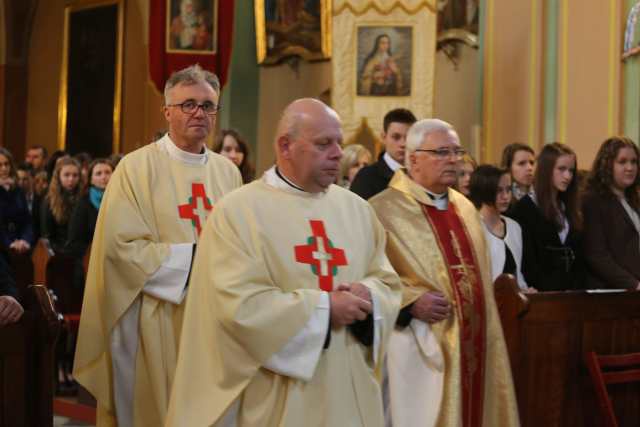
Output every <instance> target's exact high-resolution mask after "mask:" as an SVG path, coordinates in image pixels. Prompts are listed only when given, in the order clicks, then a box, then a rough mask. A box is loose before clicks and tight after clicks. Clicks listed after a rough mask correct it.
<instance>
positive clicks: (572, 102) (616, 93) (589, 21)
mask: <svg viewBox="0 0 640 427" xmlns="http://www.w3.org/2000/svg"><path fill="white" fill-rule="evenodd" d="M569 3H571V2H569ZM616 3H618V2H615V1H598V2H581V3H580V4H581V7H563V8H562V10H561V12H560V16H561V19H560V34H561V36H560V37H561V38H562V37H566V42H565V46H563V47H564V48H561V49H560V50H559V52H560V55H561V58H560V61H559V66H560V71H559V73H558V74H559V76H560V85H559V105H558V112H559V121H558V127H559V129H558V140H559V141H560V142H564V143H566V144H569V145H570V146H571V147H572V148H573V149H574V150H575V151H576V155H577V157H578V164H579V167H581V168H585V169H587V168H590V167H591V163H592V161H593V158H594V157H595V154H596V152H597V150H598V147H599V146H600V144H601V143H602V141H604V140H605V139H606V138H608V137H609V136H611V135H613V134H617V133H619V132H620V119H619V103H620V55H621V52H622V44H621V41H620V36H621V35H622V33H623V32H624V26H622V25H620V24H621V21H620V13H621V11H620V10H619V8H618V6H617V5H616Z"/></svg>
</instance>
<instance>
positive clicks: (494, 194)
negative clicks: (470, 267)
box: [469, 165, 535, 292]
mask: <svg viewBox="0 0 640 427" xmlns="http://www.w3.org/2000/svg"><path fill="white" fill-rule="evenodd" d="M469 187H470V195H469V198H470V199H471V201H472V202H473V204H474V205H475V206H476V208H477V209H478V211H479V212H480V216H481V217H482V225H483V226H484V233H485V237H486V239H487V246H488V247H489V251H490V254H491V277H492V280H495V279H496V278H497V277H498V276H499V275H501V274H503V273H507V274H512V275H513V276H515V277H516V279H517V281H518V286H519V287H520V289H522V290H523V291H525V292H535V289H533V288H529V287H528V286H527V282H526V281H525V279H524V277H523V275H522V271H521V267H522V231H521V229H520V226H519V225H518V223H517V222H515V221H514V220H512V219H511V218H507V217H505V216H503V215H501V214H502V213H504V212H505V211H506V210H507V209H508V208H509V204H510V203H511V197H512V196H511V175H510V174H509V171H508V170H505V169H499V168H497V167H495V166H491V165H481V166H479V167H478V168H477V169H476V170H475V171H474V172H473V174H472V175H471V183H470V186H469Z"/></svg>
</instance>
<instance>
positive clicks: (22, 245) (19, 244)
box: [9, 239, 31, 254]
mask: <svg viewBox="0 0 640 427" xmlns="http://www.w3.org/2000/svg"><path fill="white" fill-rule="evenodd" d="M9 248H10V249H12V250H14V251H16V252H17V253H19V254H23V253H25V252H27V251H28V250H29V249H31V245H29V242H27V241H26V240H22V239H18V240H14V241H13V242H12V243H11V244H10V245H9Z"/></svg>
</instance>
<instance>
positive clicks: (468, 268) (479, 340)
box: [422, 202, 487, 427]
mask: <svg viewBox="0 0 640 427" xmlns="http://www.w3.org/2000/svg"><path fill="white" fill-rule="evenodd" d="M422 209H423V212H424V215H425V217H426V218H427V220H428V221H429V224H430V225H431V228H432V229H433V230H434V234H435V236H436V238H437V241H438V245H439V246H440V251H441V253H442V255H443V257H444V259H445V261H446V263H447V269H448V272H449V279H450V282H451V284H452V287H453V289H452V290H453V295H454V298H455V310H456V316H457V318H458V322H459V324H460V375H461V377H462V378H461V379H460V380H461V383H462V390H461V395H462V425H463V426H464V427H474V426H482V410H483V405H484V375H485V358H486V336H487V333H486V324H487V317H486V306H485V300H484V290H483V286H482V277H481V274H480V270H479V268H478V262H477V260H476V257H475V254H474V252H473V249H472V248H471V243H470V242H471V238H470V237H469V235H468V233H467V230H466V228H465V226H464V224H463V223H462V221H461V219H460V216H459V215H458V212H457V211H456V209H455V206H454V205H453V203H451V202H450V203H449V206H448V208H447V210H446V211H440V210H438V209H436V208H435V207H432V206H426V205H422Z"/></svg>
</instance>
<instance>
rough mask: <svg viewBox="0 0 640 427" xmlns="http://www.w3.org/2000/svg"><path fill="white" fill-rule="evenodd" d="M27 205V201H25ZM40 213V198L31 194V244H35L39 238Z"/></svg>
mask: <svg viewBox="0 0 640 427" xmlns="http://www.w3.org/2000/svg"><path fill="white" fill-rule="evenodd" d="M27 203H28V201H27ZM41 211H42V196H38V195H37V194H35V193H34V194H33V200H32V201H31V225H32V227H33V242H34V243H37V242H38V239H39V238H40V212H41Z"/></svg>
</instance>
